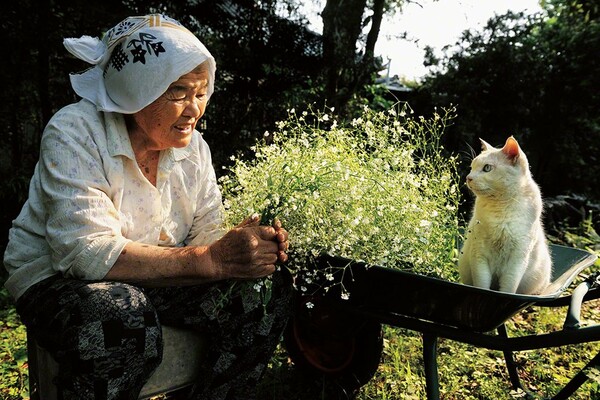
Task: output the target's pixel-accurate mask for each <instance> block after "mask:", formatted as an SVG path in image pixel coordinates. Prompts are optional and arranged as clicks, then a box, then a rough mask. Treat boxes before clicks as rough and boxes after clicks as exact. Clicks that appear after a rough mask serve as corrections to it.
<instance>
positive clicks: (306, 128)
mask: <svg viewBox="0 0 600 400" xmlns="http://www.w3.org/2000/svg"><path fill="white" fill-rule="evenodd" d="M452 118H453V114H452V110H447V111H444V112H441V113H439V114H438V113H436V114H434V115H433V116H432V117H431V118H429V119H426V118H423V117H421V118H414V117H413V116H412V114H411V113H410V108H409V107H408V106H407V105H401V106H399V107H398V108H392V109H389V110H388V111H386V112H383V111H380V112H375V111H372V110H370V109H369V108H367V107H365V108H364V109H363V113H362V115H361V116H359V117H358V118H355V119H354V120H353V121H352V122H351V123H349V124H338V122H337V120H335V119H334V117H333V115H332V114H331V110H330V109H326V110H325V112H314V113H313V112H309V111H305V112H302V113H301V114H297V113H296V112H295V110H292V111H291V112H290V117H289V118H288V119H287V120H285V121H282V122H280V123H279V126H278V130H277V131H275V132H273V133H268V135H267V140H264V141H262V142H261V143H258V144H257V145H256V146H255V147H254V150H255V157H254V158H252V159H251V160H250V161H245V160H242V159H235V163H234V166H233V167H232V168H231V173H230V174H228V175H226V176H224V177H222V178H221V180H220V182H221V184H222V189H223V190H222V192H223V196H224V199H225V205H226V211H227V213H226V216H227V219H228V222H229V225H231V226H233V225H236V224H237V223H239V222H240V221H241V220H243V219H244V218H246V217H247V216H248V215H251V214H253V213H258V214H261V215H262V216H263V217H266V218H267V220H268V221H270V220H272V219H273V218H275V217H277V218H279V219H280V220H281V222H282V223H283V226H284V227H285V228H286V229H287V230H288V232H289V233H290V243H291V246H292V247H291V248H290V261H289V263H288V264H287V265H288V267H289V268H290V269H291V270H293V271H297V272H305V273H307V272H306V271H305V269H306V265H307V261H308V260H310V259H312V258H313V257H316V256H318V255H320V254H323V253H329V254H334V255H337V256H342V257H348V258H351V259H360V260H364V261H366V262H368V263H373V264H377V265H382V266H387V267H390V268H399V269H405V270H411V271H413V272H416V273H421V274H425V275H433V276H437V277H441V278H445V279H452V280H454V279H455V278H456V277H455V273H456V268H455V267H454V264H455V258H454V257H455V256H456V254H455V252H454V251H453V250H454V249H455V248H456V239H457V238H458V235H459V233H458V225H459V224H458V220H457V210H458V203H459V191H458V189H457V186H458V175H457V174H456V159H455V158H454V157H452V156H447V155H446V154H445V153H444V152H443V149H442V148H441V147H440V144H439V143H440V139H441V136H442V134H443V131H444V129H445V127H446V126H447V124H448V123H449V122H450V121H451V120H452ZM268 221H267V222H268ZM330 279H333V278H331V277H330Z"/></svg>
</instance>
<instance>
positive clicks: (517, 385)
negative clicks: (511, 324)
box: [497, 324, 525, 391]
mask: <svg viewBox="0 0 600 400" xmlns="http://www.w3.org/2000/svg"><path fill="white" fill-rule="evenodd" d="M497 331H498V335H499V336H501V337H503V338H507V337H508V333H507V332H506V326H505V325H504V324H502V325H500V326H499V327H498V328H497ZM503 353H504V361H505V362H506V369H507V370H508V376H509V377H510V383H511V384H512V386H513V389H515V390H519V389H521V390H523V391H525V388H524V387H523V385H522V384H521V379H520V378H519V373H518V371H517V364H516V363H515V359H514V357H513V353H512V351H510V350H504V351H503Z"/></svg>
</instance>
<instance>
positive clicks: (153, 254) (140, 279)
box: [104, 216, 288, 286]
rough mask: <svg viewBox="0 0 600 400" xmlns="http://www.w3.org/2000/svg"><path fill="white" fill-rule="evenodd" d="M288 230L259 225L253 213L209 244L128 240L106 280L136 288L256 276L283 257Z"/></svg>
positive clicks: (271, 268) (276, 226)
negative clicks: (153, 243)
mask: <svg viewBox="0 0 600 400" xmlns="http://www.w3.org/2000/svg"><path fill="white" fill-rule="evenodd" d="M287 237H288V235H287V232H286V231H285V230H284V229H283V228H281V224H276V225H275V226H274V227H270V226H259V218H258V217H257V216H254V217H252V218H249V219H248V220H246V221H244V222H242V223H241V224H240V225H238V226H237V227H235V228H233V229H232V230H230V231H229V232H227V233H226V234H225V236H223V237H222V238H221V239H219V240H218V241H216V242H215V243H213V244H211V245H210V246H188V247H160V246H151V245H147V244H142V243H135V242H130V243H128V244H127V245H126V246H125V248H124V249H123V251H122V252H121V255H120V256H119V258H118V259H117V261H116V263H115V264H114V265H113V266H112V268H111V269H110V270H109V271H108V273H107V274H106V276H105V278H104V279H106V280H116V281H123V282H129V283H134V284H137V285H140V286H182V285H194V284H200V283H205V282H213V281H217V280H223V279H256V278H261V277H265V276H267V275H270V274H272V273H273V272H274V271H275V263H276V262H277V261H281V262H285V261H286V260H287V255H286V253H285V252H286V251H287Z"/></svg>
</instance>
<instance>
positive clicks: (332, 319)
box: [284, 296, 383, 399]
mask: <svg viewBox="0 0 600 400" xmlns="http://www.w3.org/2000/svg"><path fill="white" fill-rule="evenodd" d="M296 300H297V301H296V302H295V303H296V304H295V307H294V314H293V316H292V318H290V321H289V323H288V325H287V327H286V329H285V332H284V344H285V347H286V350H287V352H288V355H289V357H290V359H291V360H292V362H293V363H294V365H295V366H296V367H297V368H299V369H301V370H302V371H303V372H305V373H308V374H309V375H312V376H314V377H315V378H318V379H320V378H325V379H326V380H327V381H328V382H329V383H330V384H331V386H332V387H333V388H335V389H336V390H337V391H338V392H339V394H340V396H341V397H340V398H347V399H351V398H354V396H355V395H356V393H357V392H358V390H359V389H360V387H361V386H363V385H365V384H366V383H367V382H368V381H369V380H370V379H371V378H372V377H373V376H374V375H375V373H376V372H377V368H378V367H379V362H380V360H381V354H382V352H383V334H382V329H381V324H380V323H378V322H376V321H372V320H368V319H361V318H357V317H356V316H355V315H352V314H351V313H349V312H348V310H347V309H345V308H343V307H339V304H338V303H339V301H338V302H336V301H331V299H327V298H325V297H322V296H298V297H297V299H296Z"/></svg>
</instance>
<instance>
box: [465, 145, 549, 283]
mask: <svg viewBox="0 0 600 400" xmlns="http://www.w3.org/2000/svg"><path fill="white" fill-rule="evenodd" d="M481 145H482V152H481V154H479V155H478V156H477V157H476V158H475V159H473V162H472V163H471V172H470V173H469V175H468V176H467V186H468V187H469V189H470V190H471V191H472V192H473V193H474V194H475V196H476V198H475V206H474V208H473V215H472V217H471V220H470V222H469V227H468V229H467V232H466V239H465V242H464V245H463V247H462V250H461V253H460V256H459V259H458V268H459V273H460V278H461V281H462V282H463V283H465V284H468V285H474V286H477V287H482V288H486V289H494V290H500V291H502V292H509V293H521V294H540V293H541V292H542V291H543V290H544V289H545V288H546V287H547V286H548V285H549V283H550V276H551V269H552V265H551V264H552V261H551V258H550V253H549V249H548V245H547V243H546V236H545V234H544V228H543V226H542V221H541V216H542V197H541V194H540V190H539V188H538V186H537V184H536V183H535V182H534V181H533V178H532V176H531V172H530V171H529V163H528V162H527V157H526V156H525V153H523V151H522V150H521V148H520V147H519V144H518V143H517V141H516V140H515V139H514V138H513V137H512V136H511V137H509V138H508V139H507V140H506V144H505V145H504V147H503V148H502V149H496V148H494V147H492V146H490V145H489V144H488V143H486V142H485V141H483V140H481Z"/></svg>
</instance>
